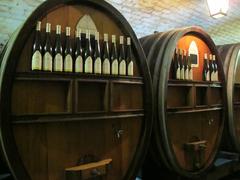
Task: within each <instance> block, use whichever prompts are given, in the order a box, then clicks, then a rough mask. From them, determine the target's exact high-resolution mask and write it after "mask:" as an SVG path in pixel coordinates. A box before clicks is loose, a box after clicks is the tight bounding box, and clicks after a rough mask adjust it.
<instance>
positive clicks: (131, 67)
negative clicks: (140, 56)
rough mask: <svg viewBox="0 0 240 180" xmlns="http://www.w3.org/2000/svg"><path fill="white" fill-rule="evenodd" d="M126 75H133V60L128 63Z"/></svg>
mask: <svg viewBox="0 0 240 180" xmlns="http://www.w3.org/2000/svg"><path fill="white" fill-rule="evenodd" d="M127 74H128V76H133V61H131V62H130V63H128V73H127Z"/></svg>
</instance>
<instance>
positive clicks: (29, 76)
mask: <svg viewBox="0 0 240 180" xmlns="http://www.w3.org/2000/svg"><path fill="white" fill-rule="evenodd" d="M56 2H57V1H56ZM66 2H67V1H66ZM69 2H71V3H56V5H53V4H51V3H49V4H51V7H48V2H45V4H44V6H41V7H40V8H38V9H37V11H36V12H37V13H36V14H41V16H40V17H34V18H30V19H31V20H29V21H28V22H27V23H26V24H25V25H24V26H23V28H22V30H21V32H20V34H19V36H21V33H23V34H24V33H25V35H23V36H22V37H18V38H17V41H16V42H15V43H16V44H15V45H14V46H13V49H16V51H14V50H13V52H12V54H11V58H9V59H8V60H7V61H6V62H7V63H9V66H11V65H12V66H13V67H10V68H9V69H6V70H5V71H6V72H7V71H8V72H10V73H11V74H13V76H12V79H10V80H9V81H10V82H9V83H7V84H8V85H9V88H10V89H9V95H7V96H6V100H7V102H9V103H7V106H5V107H9V109H7V110H6V109H4V110H1V111H2V112H1V113H4V112H5V110H6V111H7V112H8V113H9V116H6V119H5V121H8V122H7V123H4V125H5V126H6V127H8V128H6V129H11V132H8V133H6V134H4V132H2V135H3V138H4V139H8V138H9V141H11V140H12V142H10V144H14V145H13V146H11V147H14V148H11V149H10V146H7V145H6V146H5V147H4V148H3V149H4V151H5V152H6V154H7V156H8V157H7V159H8V164H9V166H10V167H11V169H12V171H13V172H14V176H15V177H16V178H17V179H23V177H24V179H26V180H27V179H31V180H43V179H49V180H64V179H69V180H70V179H74V178H78V179H89V178H93V177H101V178H103V179H106V180H113V179H114V180H122V179H132V178H133V176H134V175H136V172H137V168H138V166H139V164H140V162H141V161H142V157H143V155H144V151H145V150H144V149H143V148H147V146H146V147H145V146H144V143H145V142H146V139H147V138H148V137H150V130H151V128H150V124H151V117H150V116H151V85H150V84H149V83H148V82H150V76H149V73H148V72H147V71H148V69H147V68H146V67H145V64H146V62H145V59H144V58H143V52H142V50H141V48H140V46H139V44H138V41H137V39H136V36H135V35H134V34H133V32H132V30H131V28H130V29H129V27H130V26H129V25H128V24H127V25H126V24H124V22H125V21H126V20H125V19H124V18H123V17H117V15H118V13H112V12H114V11H116V10H115V9H114V10H112V9H108V10H107V8H111V6H110V5H108V4H106V3H105V2H104V3H103V2H100V3H99V2H97V1H86V3H83V4H81V3H80V2H79V3H77V2H76V1H69ZM36 14H35V15H36ZM33 15H34V13H33ZM85 15H88V16H90V17H91V19H92V21H93V22H94V24H95V26H96V29H95V30H97V31H98V32H99V34H100V43H102V42H103V34H104V33H107V34H108V35H109V44H111V43H110V42H111V35H116V37H117V44H118V43H119V37H120V36H124V38H125V42H124V43H126V37H131V40H132V46H131V48H132V54H133V55H132V60H133V67H134V70H133V76H113V75H96V74H79V73H74V72H72V73H66V72H43V71H34V72H33V71H31V59H32V48H33V41H34V35H35V24H36V23H37V21H41V24H42V30H41V36H42V38H43V39H44V37H45V27H46V26H45V25H46V23H51V41H52V46H54V40H55V31H56V25H61V27H62V34H61V35H62V39H61V40H62V44H64V42H65V28H66V27H67V26H69V27H70V28H71V35H70V39H71V42H72V46H73V47H74V35H75V30H76V27H77V26H78V23H79V21H80V20H81V18H83V17H84V16H85ZM118 18H119V19H118ZM86 23H87V24H88V23H90V22H89V21H87V22H86ZM29 24H31V25H32V26H31V28H29V27H27V28H26V27H25V26H26V25H29ZM86 26H87V27H88V25H86ZM89 26H90V25H89ZM25 28H26V29H28V30H24V29H25ZM26 34H27V36H26ZM83 37H84V32H83ZM19 38H20V39H21V38H22V39H21V40H19ZM22 40H23V41H24V42H23V41H22ZM83 41H84V38H83ZM83 43H84V42H83ZM63 47H64V46H63ZM14 52H19V53H15V54H13V53H14ZM139 52H140V53H139ZM141 56H142V57H141ZM9 66H7V67H9ZM6 74H7V73H6ZM5 76H7V75H5ZM7 80H8V79H7V78H6V77H5V81H7ZM145 82H147V83H146V84H145ZM144 97H147V98H148V99H145V98H144ZM145 113H146V114H145ZM2 122H4V121H2ZM143 124H144V126H143ZM3 142H5V141H3ZM11 154H14V156H17V157H18V158H17V159H16V161H15V162H14V161H13V159H12V158H11ZM22 169H24V170H25V171H24V172H23V171H21V170H22Z"/></svg>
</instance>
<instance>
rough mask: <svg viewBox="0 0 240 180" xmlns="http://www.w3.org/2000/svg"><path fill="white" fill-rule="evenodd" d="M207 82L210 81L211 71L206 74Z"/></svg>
mask: <svg viewBox="0 0 240 180" xmlns="http://www.w3.org/2000/svg"><path fill="white" fill-rule="evenodd" d="M206 81H210V74H209V71H208V72H207V74H206Z"/></svg>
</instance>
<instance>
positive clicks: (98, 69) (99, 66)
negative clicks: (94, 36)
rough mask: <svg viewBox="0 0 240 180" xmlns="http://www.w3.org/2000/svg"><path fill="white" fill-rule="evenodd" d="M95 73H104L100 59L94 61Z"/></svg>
mask: <svg viewBox="0 0 240 180" xmlns="http://www.w3.org/2000/svg"><path fill="white" fill-rule="evenodd" d="M94 73H95V74H101V73H102V64H101V59H100V58H99V57H98V58H97V59H96V60H95V61H94Z"/></svg>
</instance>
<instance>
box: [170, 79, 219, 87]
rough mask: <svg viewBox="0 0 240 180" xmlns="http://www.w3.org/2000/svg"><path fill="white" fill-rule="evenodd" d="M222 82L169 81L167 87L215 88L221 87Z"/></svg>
mask: <svg viewBox="0 0 240 180" xmlns="http://www.w3.org/2000/svg"><path fill="white" fill-rule="evenodd" d="M221 84H222V82H211V81H210V82H209V81H186V80H175V79H169V80H168V85H169V86H179V85H180V86H193V85H195V86H211V87H212V86H214V87H215V86H216V87H221Z"/></svg>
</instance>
